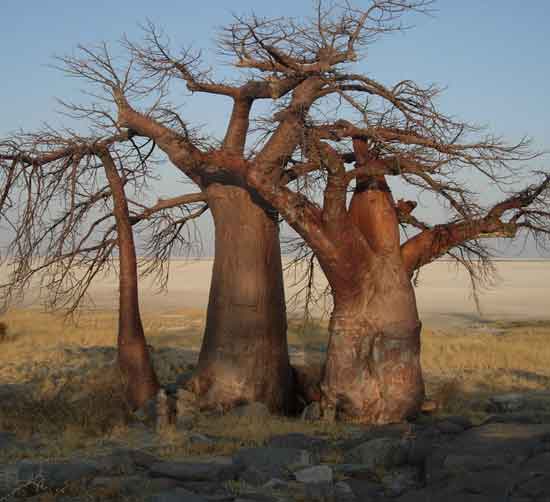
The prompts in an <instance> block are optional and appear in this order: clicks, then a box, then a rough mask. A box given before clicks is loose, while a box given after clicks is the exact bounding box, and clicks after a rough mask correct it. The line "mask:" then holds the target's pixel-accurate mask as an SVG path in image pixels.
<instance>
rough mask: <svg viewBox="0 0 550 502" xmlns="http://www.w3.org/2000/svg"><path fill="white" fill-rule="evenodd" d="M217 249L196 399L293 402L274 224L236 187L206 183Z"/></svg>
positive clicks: (279, 408)
mask: <svg viewBox="0 0 550 502" xmlns="http://www.w3.org/2000/svg"><path fill="white" fill-rule="evenodd" d="M207 194H208V203H209V206H210V209H211V211H212V215H213V218H214V223H215V227H216V235H215V237H216V240H215V242H216V252H215V259H214V266H213V271H212V283H211V286H210V295H209V302H208V311H207V319H206V329H205V333H204V339H203V345H202V348H201V352H200V357H199V365H198V369H197V372H196V375H195V377H194V378H193V380H192V382H193V383H192V387H193V390H194V391H195V392H198V393H199V394H200V396H201V404H202V406H205V407H209V406H221V407H231V406H234V405H236V404H239V403H242V402H252V401H259V402H263V403H265V404H266V405H267V406H268V407H269V408H270V409H271V410H272V411H274V412H286V411H289V410H290V409H291V408H292V404H293V396H292V391H293V383H292V372H291V368H290V364H289V359H288V349H287V340H286V309H285V297H284V288H283V275H282V264H281V251H280V244H279V228H278V223H277V221H276V218H274V216H273V215H270V214H268V212H266V210H265V209H263V208H262V207H260V206H259V205H257V204H256V203H255V202H254V201H253V200H252V198H251V196H250V194H249V193H248V192H247V191H246V190H245V189H243V188H240V187H236V186H224V185H221V184H212V185H210V186H209V187H208V189H207Z"/></svg>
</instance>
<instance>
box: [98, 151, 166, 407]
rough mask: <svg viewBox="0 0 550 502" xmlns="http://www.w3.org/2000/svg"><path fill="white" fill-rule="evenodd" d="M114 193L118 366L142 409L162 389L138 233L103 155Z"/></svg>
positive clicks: (116, 176) (117, 180)
mask: <svg viewBox="0 0 550 502" xmlns="http://www.w3.org/2000/svg"><path fill="white" fill-rule="evenodd" d="M102 160H103V164H104V168H105V173H106V174H107V178H108V180H109V185H110V187H111V191H112V194H113V205H114V210H113V212H114V215H115V220H116V226H117V234H118V250H119V268H120V270H119V309H118V340H117V343H118V365H119V368H120V370H121V373H122V377H123V379H124V385H125V392H126V398H127V400H128V403H129V404H130V406H131V407H132V408H133V409H137V408H141V407H142V406H143V405H144V404H145V403H146V402H147V401H148V400H149V399H151V398H153V397H154V396H155V395H156V393H157V391H158V390H159V388H160V386H159V382H158V380H157V376H156V374H155V370H154V368H153V364H152V362H151V358H150V355H149V350H148V349H147V343H146V341H145V335H144V332H143V325H142V322H141V316H140V313H139V300H138V279H137V259H136V248H135V243H134V234H133V231H132V225H131V223H130V220H129V212H128V204H127V202H126V196H125V193H124V186H123V183H122V180H121V178H120V176H119V174H118V172H117V170H116V167H115V165H114V162H113V161H112V158H111V157H110V156H109V155H108V154H104V155H102Z"/></svg>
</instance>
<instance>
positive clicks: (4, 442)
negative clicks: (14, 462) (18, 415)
mask: <svg viewBox="0 0 550 502" xmlns="http://www.w3.org/2000/svg"><path fill="white" fill-rule="evenodd" d="M17 444H18V441H17V437H16V436H15V434H14V433H13V432H2V431H0V450H2V449H4V448H12V447H15V446H17Z"/></svg>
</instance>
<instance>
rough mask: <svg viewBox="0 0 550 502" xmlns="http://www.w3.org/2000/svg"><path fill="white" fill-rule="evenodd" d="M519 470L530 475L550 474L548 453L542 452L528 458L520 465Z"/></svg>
mask: <svg viewBox="0 0 550 502" xmlns="http://www.w3.org/2000/svg"><path fill="white" fill-rule="evenodd" d="M521 470H522V472H524V473H528V474H529V475H531V476H533V475H541V474H550V453H543V454H541V455H536V456H534V457H532V458H530V459H529V460H528V461H527V462H525V464H523V465H522V466H521Z"/></svg>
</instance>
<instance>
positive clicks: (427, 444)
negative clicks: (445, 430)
mask: <svg viewBox="0 0 550 502" xmlns="http://www.w3.org/2000/svg"><path fill="white" fill-rule="evenodd" d="M433 448H434V441H433V439H430V438H423V437H419V438H416V439H414V440H413V441H411V443H410V446H409V451H408V454H407V463H408V464H411V465H416V466H423V465H424V464H425V462H426V460H427V458H428V457H429V456H430V455H431V454H432V451H433Z"/></svg>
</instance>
